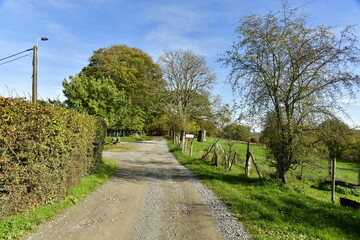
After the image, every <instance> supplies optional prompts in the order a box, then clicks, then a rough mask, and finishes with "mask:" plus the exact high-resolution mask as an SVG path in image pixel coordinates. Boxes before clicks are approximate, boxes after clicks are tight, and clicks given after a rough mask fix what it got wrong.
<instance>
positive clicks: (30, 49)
mask: <svg viewBox="0 0 360 240" xmlns="http://www.w3.org/2000/svg"><path fill="white" fill-rule="evenodd" d="M32 50H33V48H29V49H26V50H24V51H22V52H18V53H15V54H13V55H10V56H7V57H4V58H1V59H0V61H3V60H5V59H8V58H11V57H14V56H16V55H19V54H22V53H24V52H27V51H32Z"/></svg>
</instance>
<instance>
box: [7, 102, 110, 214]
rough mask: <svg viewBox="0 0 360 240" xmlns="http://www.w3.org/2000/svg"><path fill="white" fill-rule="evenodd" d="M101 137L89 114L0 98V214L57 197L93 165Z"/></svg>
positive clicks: (94, 167)
mask: <svg viewBox="0 0 360 240" xmlns="http://www.w3.org/2000/svg"><path fill="white" fill-rule="evenodd" d="M104 137H105V124H104V123H103V122H102V121H100V120H97V119H94V118H93V117H91V116H89V115H83V114H79V113H77V112H74V111H71V110H67V109H64V108H53V107H42V106H40V105H34V104H30V103H28V102H26V101H22V100H21V101H19V100H18V101H17V100H13V99H9V98H0V205H1V206H4V207H2V208H1V209H0V218H1V217H3V216H6V215H9V214H13V213H16V212H20V211H23V210H26V209H29V208H32V207H34V206H37V205H41V204H49V203H53V202H56V201H58V200H59V199H61V198H62V197H63V196H64V195H65V193H66V191H67V189H69V187H71V186H73V185H75V184H76V183H77V182H78V181H79V179H80V178H81V177H83V176H85V175H88V174H89V173H92V172H94V171H96V170H97V169H98V166H99V164H100V162H101V152H102V148H103V140H104Z"/></svg>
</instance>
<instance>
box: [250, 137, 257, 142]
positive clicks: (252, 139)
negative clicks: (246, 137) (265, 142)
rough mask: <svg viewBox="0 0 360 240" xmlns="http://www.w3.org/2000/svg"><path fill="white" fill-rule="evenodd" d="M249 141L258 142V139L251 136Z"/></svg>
mask: <svg viewBox="0 0 360 240" xmlns="http://www.w3.org/2000/svg"><path fill="white" fill-rule="evenodd" d="M250 142H251V143H258V142H259V141H258V139H257V137H255V136H252V137H251V138H250Z"/></svg>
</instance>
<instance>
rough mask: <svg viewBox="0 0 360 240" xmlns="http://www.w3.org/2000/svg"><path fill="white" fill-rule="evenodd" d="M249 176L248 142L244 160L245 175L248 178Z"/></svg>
mask: <svg viewBox="0 0 360 240" xmlns="http://www.w3.org/2000/svg"><path fill="white" fill-rule="evenodd" d="M249 174H250V142H248V144H247V150H246V160H245V175H246V176H247V177H248V176H249Z"/></svg>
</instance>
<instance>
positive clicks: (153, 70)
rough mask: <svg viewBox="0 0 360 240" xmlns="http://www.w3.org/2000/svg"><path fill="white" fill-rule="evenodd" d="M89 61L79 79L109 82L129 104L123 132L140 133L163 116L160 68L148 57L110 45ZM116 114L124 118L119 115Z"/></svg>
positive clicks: (136, 49)
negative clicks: (160, 115)
mask: <svg viewBox="0 0 360 240" xmlns="http://www.w3.org/2000/svg"><path fill="white" fill-rule="evenodd" d="M89 61H90V63H89V65H88V66H86V67H85V68H83V70H82V71H81V72H80V76H87V77H91V78H94V79H97V80H99V81H100V80H101V79H104V78H110V79H111V80H112V81H113V84H115V86H116V88H117V90H118V91H120V92H122V93H125V94H126V99H128V100H129V101H130V106H129V107H128V108H127V109H128V111H127V113H126V114H127V115H128V118H126V120H127V122H126V123H125V128H129V129H134V130H142V129H143V127H144V124H145V125H146V124H148V123H150V122H151V121H152V120H153V118H155V117H157V116H158V114H161V113H162V107H161V104H159V103H160V101H159V100H160V99H161V97H160V93H161V92H163V89H164V85H165V82H164V80H163V79H162V74H161V69H160V67H159V66H158V65H157V64H156V63H154V62H153V60H152V58H151V57H150V56H149V55H148V54H146V53H144V52H143V51H141V50H140V49H138V48H131V47H128V46H126V45H113V46H110V47H108V48H100V49H98V50H96V51H94V55H93V56H91V57H90V59H89ZM107 106H108V107H109V105H107ZM102 107H104V106H102ZM117 114H119V115H123V114H121V113H119V112H118V113H117ZM128 126H131V127H128Z"/></svg>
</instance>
